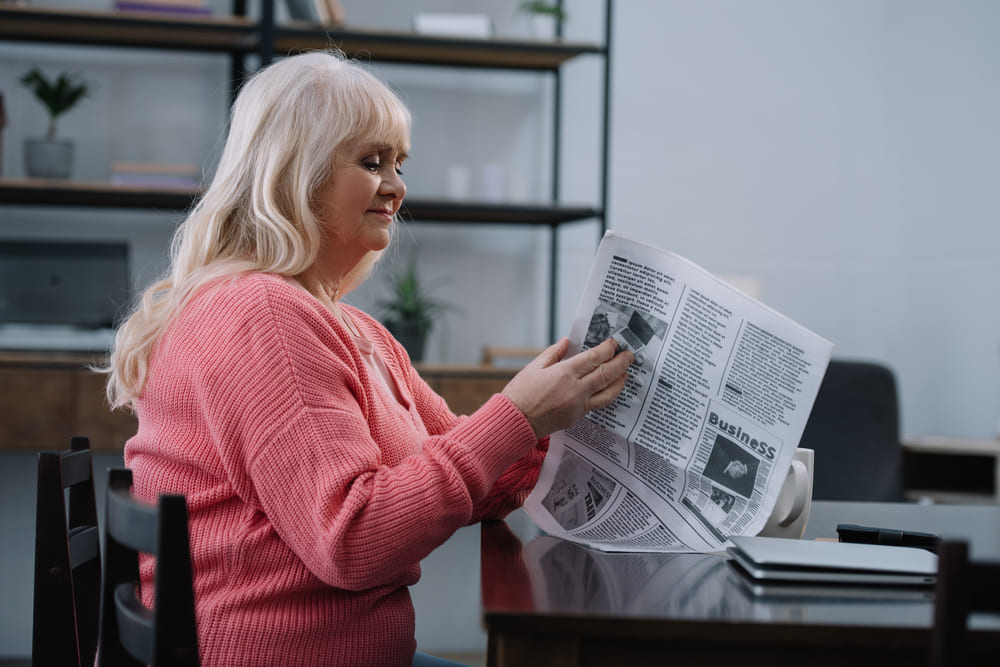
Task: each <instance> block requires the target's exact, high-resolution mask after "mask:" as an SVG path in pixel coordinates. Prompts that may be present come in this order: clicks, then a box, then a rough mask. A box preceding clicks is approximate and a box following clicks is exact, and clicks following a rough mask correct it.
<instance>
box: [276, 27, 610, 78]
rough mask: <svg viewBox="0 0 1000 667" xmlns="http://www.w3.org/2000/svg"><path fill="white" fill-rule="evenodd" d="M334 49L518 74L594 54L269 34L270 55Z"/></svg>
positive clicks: (520, 44) (353, 34)
mask: <svg viewBox="0 0 1000 667" xmlns="http://www.w3.org/2000/svg"><path fill="white" fill-rule="evenodd" d="M330 46H335V47H337V48H340V49H341V50H343V51H344V52H345V53H347V54H348V55H349V56H351V57H354V58H358V59H359V60H377V61H379V62H398V63H408V64H418V65H447V66H451V67H477V68H482V67H486V68H498V69H520V70H535V71H544V70H553V71H554V70H556V69H558V68H559V66H560V65H562V64H563V63H565V62H566V61H567V60H570V59H571V58H575V57H576V56H579V55H583V54H600V53H603V52H604V49H603V48H602V47H600V46H597V45H594V44H584V43H571V42H562V41H557V42H539V41H522V40H511V39H498V38H492V39H462V38H453V37H436V36H430V35H417V34H415V33H386V32H373V31H365V30H337V29H331V30H324V29H322V28H319V27H314V26H305V25H303V26H296V25H294V24H284V25H279V26H277V28H276V30H275V42H274V53H275V55H284V54H288V53H290V52H296V51H308V50H314V49H325V48H329V47H330Z"/></svg>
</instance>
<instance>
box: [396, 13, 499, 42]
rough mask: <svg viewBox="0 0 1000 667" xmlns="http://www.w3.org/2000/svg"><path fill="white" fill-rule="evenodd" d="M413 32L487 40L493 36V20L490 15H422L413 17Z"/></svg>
mask: <svg viewBox="0 0 1000 667" xmlns="http://www.w3.org/2000/svg"><path fill="white" fill-rule="evenodd" d="M413 30H414V32H416V33H418V34H420V35H442V36H448V37H475V38H480V39H486V38H489V37H492V36H493V19H492V18H491V17H490V16H489V15H488V14H460V13H441V12H433V13H420V14H414V15H413Z"/></svg>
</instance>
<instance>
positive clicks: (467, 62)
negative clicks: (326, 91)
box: [0, 5, 604, 71]
mask: <svg viewBox="0 0 1000 667" xmlns="http://www.w3.org/2000/svg"><path fill="white" fill-rule="evenodd" d="M260 35H261V26H260V24H259V23H258V22H257V21H254V20H252V19H248V18H245V17H240V16H219V17H203V16H191V17H186V16H174V15H170V14H162V15H157V14H149V13H146V12H117V11H86V10H66V9H57V8H45V7H31V6H20V5H16V6H2V5H0V39H3V40H8V41H24V42H44V43H66V44H91V45H101V46H123V47H132V48H160V49H177V50H196V51H224V52H241V53H249V52H251V51H253V50H255V49H257V48H258V47H259V44H260V39H261V36H260ZM330 46H336V47H338V48H340V49H342V50H343V51H344V52H345V53H347V54H348V55H350V56H352V57H355V58H358V59H361V60H377V61H381V62H397V63H410V64H420V65H448V66H452V67H480V68H482V67H486V68H500V69H520V70H535V71H545V70H551V71H554V70H556V69H558V68H559V66H560V65H562V64H563V63H565V62H566V61H567V60H570V59H571V58H575V57H576V56H579V55H583V54H588V53H589V54H601V53H604V49H603V48H602V47H600V46H598V45H595V44H586V43H573V42H562V41H556V42H540V41H527V40H512V39H463V38H453V37H437V36H430V35H417V34H415V33H405V32H400V33H391V32H390V33H385V32H376V31H369V30H357V29H349V30H340V29H330V30H327V29H324V28H322V27H320V26H314V25H309V24H304V23H289V24H284V25H280V26H277V27H276V28H275V42H274V53H275V54H276V55H284V54H288V53H292V52H297V51H307V50H313V49H326V48H329V47H330Z"/></svg>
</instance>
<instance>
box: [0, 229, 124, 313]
mask: <svg viewBox="0 0 1000 667" xmlns="http://www.w3.org/2000/svg"><path fill="white" fill-rule="evenodd" d="M130 295H131V279H130V277H129V266H128V245H127V244H126V243H95V242H85V241H72V242H52V241H38V240H28V241H0V324H4V323H19V324H21V323H23V324H63V325H73V326H78V327H85V328H91V329H100V328H110V327H113V326H115V324H116V323H117V319H118V317H119V316H120V315H122V311H123V309H124V308H125V306H126V305H127V304H128V301H129V298H130Z"/></svg>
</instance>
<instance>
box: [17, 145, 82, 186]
mask: <svg viewBox="0 0 1000 667" xmlns="http://www.w3.org/2000/svg"><path fill="white" fill-rule="evenodd" d="M24 164H25V168H26V169H27V172H28V176H31V177H33V178H69V175H70V172H71V171H72V170H73V142H72V141H70V140H69V139H25V140H24Z"/></svg>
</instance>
